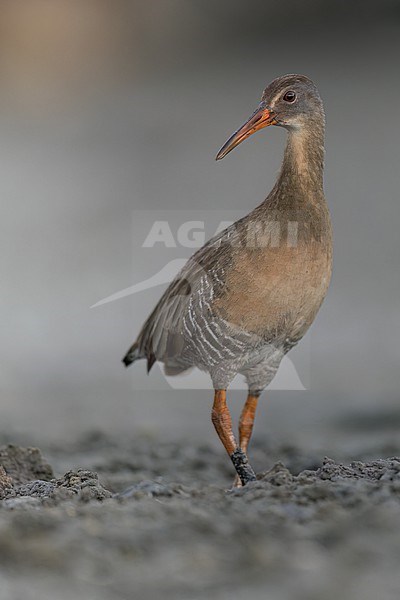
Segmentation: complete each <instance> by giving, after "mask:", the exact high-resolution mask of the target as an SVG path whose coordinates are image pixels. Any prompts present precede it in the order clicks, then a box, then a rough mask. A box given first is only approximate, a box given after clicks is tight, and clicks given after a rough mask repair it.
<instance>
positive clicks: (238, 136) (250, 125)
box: [215, 104, 276, 160]
mask: <svg viewBox="0 0 400 600" xmlns="http://www.w3.org/2000/svg"><path fill="white" fill-rule="evenodd" d="M275 123H276V121H275V114H274V113H273V112H272V111H270V110H268V108H266V107H265V106H264V105H263V104H260V106H259V107H258V108H257V110H256V111H255V112H254V113H253V114H252V115H251V117H250V119H249V120H248V121H246V123H245V124H244V125H242V127H240V128H239V129H238V130H237V131H236V132H235V133H234V134H233V135H232V136H231V137H230V138H229V140H228V141H227V142H226V143H225V144H224V145H223V146H222V148H221V150H220V151H219V152H218V154H217V156H216V159H215V160H221V158H224V156H226V155H227V154H229V152H230V151H231V150H233V149H234V148H236V146H238V145H239V144H240V143H241V142H243V140H245V139H246V138H248V137H249V136H251V135H252V134H253V133H255V132H256V131H258V130H259V129H263V128H264V127H268V126H269V125H275Z"/></svg>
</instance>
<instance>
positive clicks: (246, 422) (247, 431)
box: [233, 392, 260, 487]
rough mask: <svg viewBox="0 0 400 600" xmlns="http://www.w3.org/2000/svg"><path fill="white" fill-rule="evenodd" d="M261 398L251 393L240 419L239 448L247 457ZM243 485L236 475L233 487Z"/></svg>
mask: <svg viewBox="0 0 400 600" xmlns="http://www.w3.org/2000/svg"><path fill="white" fill-rule="evenodd" d="M259 397H260V395H259V394H254V393H253V394H252V393H250V392H249V394H248V396H247V400H246V403H245V405H244V406H243V410H242V413H241V415H240V419H239V446H240V448H241V449H242V450H243V452H244V453H245V454H246V455H247V448H248V445H249V442H250V438H251V434H252V432H253V425H254V418H255V415H256V408H257V404H258V398H259ZM241 485H242V482H241V479H240V477H239V476H238V475H236V477H235V481H234V482H233V486H234V487H240V486H241Z"/></svg>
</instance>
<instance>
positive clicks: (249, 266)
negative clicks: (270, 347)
mask: <svg viewBox="0 0 400 600" xmlns="http://www.w3.org/2000/svg"><path fill="white" fill-rule="evenodd" d="M273 223H275V225H273V226H268V227H266V228H265V237H264V238H263V237H262V234H260V237H259V238H258V242H257V243H250V244H249V243H248V240H246V243H245V244H242V247H241V248H238V249H237V251H236V253H235V254H234V255H233V256H232V261H231V264H230V268H229V269H228V272H227V273H226V279H225V286H224V288H223V290H222V291H221V293H220V294H219V296H218V297H217V298H215V300H214V303H213V309H214V310H215V312H216V313H217V314H218V316H220V317H221V318H223V319H225V320H226V321H228V322H230V323H232V324H234V325H235V326H236V327H237V326H239V327H240V328H243V329H244V330H245V331H248V332H252V333H255V334H257V335H259V336H262V337H263V338H264V339H269V340H272V339H285V340H286V339H289V340H294V341H297V340H298V339H300V338H301V337H302V335H304V333H305V331H306V330H307V329H308V327H309V326H310V325H311V323H312V321H313V320H314V318H315V315H316V313H317V312H318V309H319V307H320V306H321V303H322V301H323V299H324V297H325V294H326V292H327V289H328V286H329V281H330V277H331V271H332V238H331V227H330V220H329V214H328V213H326V214H325V213H324V214H322V215H321V218H320V222H317V220H316V219H315V218H314V220H313V221H311V222H310V221H307V220H306V221H304V220H303V221H297V222H296V221H295V220H292V221H287V220H285V222H284V223H283V221H282V220H281V221H279V223H280V230H281V231H280V232H278V229H279V228H278V227H277V226H276V220H275V221H273ZM271 227H272V229H271ZM282 230H284V232H285V233H284V234H282ZM253 233H254V232H253ZM278 233H279V235H278Z"/></svg>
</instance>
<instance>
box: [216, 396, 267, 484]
mask: <svg viewBox="0 0 400 600" xmlns="http://www.w3.org/2000/svg"><path fill="white" fill-rule="evenodd" d="M211 420H212V422H213V425H214V427H215V429H216V431H217V433H218V436H219V439H220V440H221V442H222V443H223V445H224V448H225V450H226V451H227V453H228V454H229V456H230V458H231V460H232V462H233V465H234V467H235V469H236V473H237V474H238V477H239V479H240V481H241V483H242V485H246V483H248V482H249V481H255V480H256V476H255V473H254V471H253V469H252V468H251V466H250V464H249V462H248V460H247V456H246V454H245V452H243V450H242V448H240V447H238V445H237V443H236V440H235V436H234V435H233V431H232V419H231V415H230V413H229V409H228V406H227V404H226V390H215V395H214V404H213V408H212V413H211Z"/></svg>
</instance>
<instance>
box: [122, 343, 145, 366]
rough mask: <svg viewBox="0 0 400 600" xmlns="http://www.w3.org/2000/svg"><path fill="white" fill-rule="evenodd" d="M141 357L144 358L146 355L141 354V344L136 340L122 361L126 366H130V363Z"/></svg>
mask: <svg viewBox="0 0 400 600" xmlns="http://www.w3.org/2000/svg"><path fill="white" fill-rule="evenodd" d="M139 358H144V356H142V355H141V353H140V351H139V346H138V344H137V342H135V343H134V344H133V346H131V347H130V348H129V350H128V352H127V353H126V354H125V356H124V358H123V359H122V362H123V363H124V365H125V366H126V367H129V365H131V364H132V363H133V362H135V360H138V359H139Z"/></svg>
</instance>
